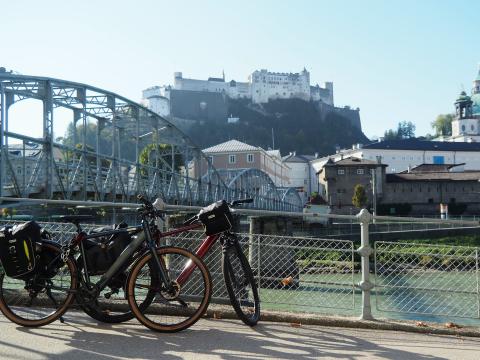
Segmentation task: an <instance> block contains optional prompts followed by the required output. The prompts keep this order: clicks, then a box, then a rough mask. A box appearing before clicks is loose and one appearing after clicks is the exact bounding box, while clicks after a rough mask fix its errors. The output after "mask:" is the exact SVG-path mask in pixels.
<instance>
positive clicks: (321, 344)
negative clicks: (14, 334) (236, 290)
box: [0, 313, 446, 360]
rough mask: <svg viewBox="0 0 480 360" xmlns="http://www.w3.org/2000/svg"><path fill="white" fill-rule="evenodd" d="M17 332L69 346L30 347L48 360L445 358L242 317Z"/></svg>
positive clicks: (72, 322) (79, 320)
mask: <svg viewBox="0 0 480 360" xmlns="http://www.w3.org/2000/svg"><path fill="white" fill-rule="evenodd" d="M72 315H73V316H72ZM17 330H19V331H21V332H24V333H25V334H24V335H25V336H28V337H31V336H34V338H35V340H36V341H38V343H42V342H47V341H48V342H49V343H51V344H55V343H57V344H58V343H60V344H64V346H65V349H64V350H62V351H60V352H56V353H55V354H52V353H48V351H45V350H43V351H42V350H40V351H36V350H34V349H35V346H34V345H35V344H28V349H27V345H26V346H25V349H27V350H29V351H31V352H36V353H37V354H40V355H42V353H43V355H48V359H82V360H84V359H102V360H106V359H109V360H110V359H112V358H137V359H152V360H153V359H155V360H156V359H168V360H170V359H171V360H174V359H186V358H187V359H189V358H191V359H226V360H237V359H246V358H250V359H285V360H287V359H288V360H291V359H321V358H332V359H335V358H341V359H354V358H358V357H362V356H361V355H360V353H361V354H363V355H364V356H365V355H367V356H368V357H377V358H383V359H413V358H415V359H446V358H441V357H434V356H429V355H421V354H418V353H417V352H415V350H413V351H412V352H410V351H403V350H396V349H390V348H388V347H384V346H380V345H378V344H376V343H375V342H374V341H373V339H372V341H368V340H365V332H364V331H363V330H359V335H360V331H362V337H361V338H360V337H359V336H356V335H355V331H354V330H350V331H349V332H348V333H349V334H348V335H345V334H344V333H340V332H338V333H337V332H335V330H334V329H332V328H325V329H323V328H322V327H311V326H304V327H299V328H294V327H291V326H290V325H289V324H284V323H283V324H278V323H263V324H262V323H260V324H259V325H257V327H255V328H253V329H252V328H249V327H246V326H244V325H242V323H241V322H240V321H237V320H202V321H200V322H199V323H197V324H196V325H194V326H193V327H192V328H191V329H188V330H186V331H183V332H179V333H174V334H161V333H155V332H152V331H150V330H148V329H146V328H144V327H142V326H140V325H139V324H138V323H136V322H135V321H131V322H128V323H125V324H115V325H109V324H103V323H96V322H94V321H93V320H90V319H89V318H86V317H84V316H79V315H78V314H77V315H75V314H72V313H70V314H68V316H67V323H65V324H60V323H54V324H53V325H50V326H48V327H45V328H33V329H31V328H22V327H17ZM396 337H398V333H393V332H392V333H391V336H390V337H389V340H390V339H392V340H394V339H395V338H396ZM367 338H368V336H367ZM432 340H434V339H432ZM0 343H1V341H0ZM437 345H438V346H440V345H441V343H438V342H437V343H436V344H435V346H437ZM25 349H23V350H25Z"/></svg>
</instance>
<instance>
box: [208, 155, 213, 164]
mask: <svg viewBox="0 0 480 360" xmlns="http://www.w3.org/2000/svg"><path fill="white" fill-rule="evenodd" d="M208 161H209V162H210V164H212V165H213V156H209V157H208Z"/></svg>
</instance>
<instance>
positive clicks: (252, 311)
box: [162, 199, 260, 326]
mask: <svg viewBox="0 0 480 360" xmlns="http://www.w3.org/2000/svg"><path fill="white" fill-rule="evenodd" d="M251 202H253V199H242V200H235V201H233V202H232V203H228V202H226V201H225V200H221V201H217V202H215V203H213V204H211V205H209V206H207V207H205V208H203V209H202V210H201V211H200V212H199V213H198V214H197V215H195V216H193V217H191V218H190V219H188V220H187V221H185V223H184V225H185V226H184V227H182V228H179V229H175V230H172V231H169V232H168V233H163V234H162V236H170V235H174V234H178V233H181V232H185V231H190V230H195V229H198V228H201V227H202V226H203V227H204V229H205V234H206V235H207V237H206V238H205V240H203V242H202V243H201V244H200V246H199V247H198V249H197V250H196V252H195V254H196V255H197V256H198V257H200V258H202V259H203V257H204V256H205V255H206V254H207V253H208V252H209V251H210V250H211V248H212V247H213V245H214V243H215V242H216V241H217V240H219V241H220V244H221V245H222V272H223V277H224V281H225V287H226V289H227V293H228V296H229V298H230V303H231V304H232V306H233V309H234V310H235V312H236V314H237V316H238V317H239V318H240V319H241V320H242V321H243V322H244V323H245V324H247V325H249V326H254V325H256V324H257V322H258V321H259V319H260V297H259V294H258V287H257V283H256V281H255V277H254V273H253V271H252V268H251V267H250V263H249V262H248V259H247V257H246V256H245V254H244V252H243V250H242V246H241V244H240V242H239V241H238V238H237V236H236V235H235V234H234V233H232V232H231V231H230V230H231V229H232V224H233V215H232V212H231V209H232V208H234V207H237V206H239V205H241V204H243V203H251ZM187 270H188V268H186V271H187Z"/></svg>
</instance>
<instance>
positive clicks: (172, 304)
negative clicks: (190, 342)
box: [127, 247, 212, 332]
mask: <svg viewBox="0 0 480 360" xmlns="http://www.w3.org/2000/svg"><path fill="white" fill-rule="evenodd" d="M156 251H157V254H158V257H159V259H160V261H162V262H163V264H164V265H165V268H166V270H167V272H168V275H169V278H170V279H171V280H172V281H173V282H174V284H173V285H174V286H173V290H174V292H172V291H168V290H167V289H166V287H165V286H164V284H163V283H162V282H161V280H160V279H161V278H160V274H159V273H158V270H157V264H155V259H154V258H153V255H152V253H147V254H145V255H144V256H143V257H141V258H140V259H139V260H138V261H137V263H136V264H135V265H134V266H133V268H132V271H131V272H130V276H129V279H128V284H127V294H128V303H129V305H130V308H131V309H132V312H133V314H134V315H135V317H136V318H137V319H138V320H139V321H140V322H141V323H142V324H143V325H145V326H146V327H148V328H150V329H152V330H155V331H160V332H176V331H180V330H184V329H186V328H188V327H190V326H192V325H193V324H195V323H196V322H197V321H198V319H200V317H201V316H202V315H203V314H204V313H205V312H206V311H207V307H208V304H209V302H210V297H211V295H212V282H211V278H210V273H209V271H208V269H207V267H206V266H205V264H204V263H203V261H202V260H201V259H199V258H198V257H197V256H195V255H194V254H192V253H191V252H189V251H187V250H185V249H181V248H176V247H162V248H158V249H157V250H156ZM192 263H193V266H192V273H191V274H190V275H189V276H188V278H186V280H184V281H181V280H180V279H179V275H180V274H181V273H182V271H183V270H184V269H185V267H186V266H189V265H191V264H192ZM177 280H179V281H181V283H179V282H177ZM152 290H153V291H154V293H155V299H154V300H153V302H152V304H151V305H150V306H148V307H147V308H146V309H141V307H140V304H142V303H143V302H144V299H145V297H146V296H148V294H149V293H150V292H151V291H152Z"/></svg>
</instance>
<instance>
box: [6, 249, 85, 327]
mask: <svg viewBox="0 0 480 360" xmlns="http://www.w3.org/2000/svg"><path fill="white" fill-rule="evenodd" d="M60 254H61V249H60V247H59V246H58V245H56V244H52V243H46V242H44V243H41V244H40V247H39V249H38V254H37V255H38V256H39V258H38V264H37V269H36V270H35V271H34V273H33V274H32V276H30V277H28V278H25V279H24V280H22V279H14V278H10V277H7V276H6V275H5V273H3V272H2V273H1V274H0V311H1V312H2V313H3V315H5V316H6V317H7V318H8V319H9V320H10V321H12V322H14V323H16V324H18V325H21V326H27V327H37V326H44V325H47V324H49V323H51V322H53V321H55V320H57V319H58V318H60V317H61V316H62V315H63V314H64V313H65V312H66V311H67V309H68V307H69V306H70V304H71V303H72V302H73V300H74V297H75V290H76V289H77V288H78V278H77V268H76V264H75V260H74V259H73V258H71V257H69V258H67V261H66V262H63V260H62V259H61V257H60ZM44 259H46V260H45V261H44ZM46 263H47V264H50V265H45V264H46ZM43 266H44V267H43ZM57 266H58V268H56V267H57ZM63 277H65V278H66V281H65V285H62V284H63V283H64V281H63ZM54 278H55V279H56V280H55V281H56V282H55V283H53V280H52V279H54ZM52 290H53V291H54V293H52ZM62 294H63V295H62ZM61 297H62V298H61ZM14 301H15V303H13V302H14ZM49 303H50V306H49ZM52 303H53V305H54V306H53V309H52V306H51V305H52ZM33 307H35V308H34V311H32V308H33ZM52 310H53V311H52ZM34 316H36V318H34Z"/></svg>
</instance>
